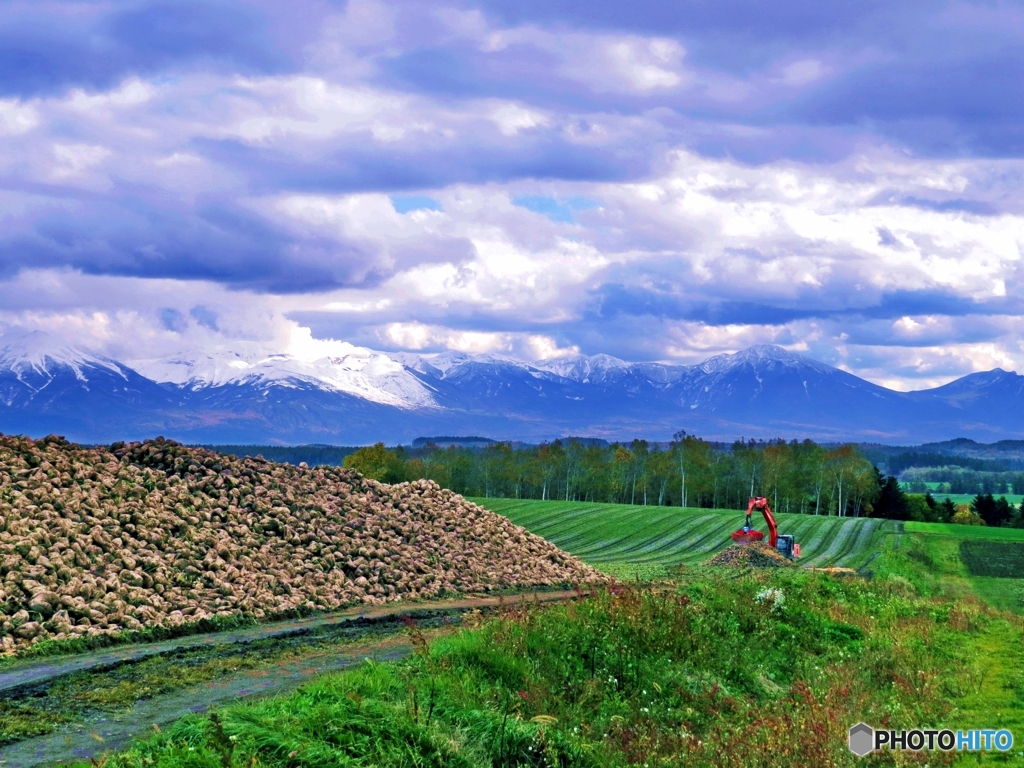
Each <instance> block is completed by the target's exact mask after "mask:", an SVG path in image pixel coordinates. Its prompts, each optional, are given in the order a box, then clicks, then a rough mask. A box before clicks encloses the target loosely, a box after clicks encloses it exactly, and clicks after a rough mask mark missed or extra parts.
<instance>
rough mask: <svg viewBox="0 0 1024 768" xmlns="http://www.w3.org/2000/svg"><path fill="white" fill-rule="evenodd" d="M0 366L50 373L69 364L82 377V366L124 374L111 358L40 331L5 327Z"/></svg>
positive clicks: (0, 347)
mask: <svg viewBox="0 0 1024 768" xmlns="http://www.w3.org/2000/svg"><path fill="white" fill-rule="evenodd" d="M0 368H7V369H11V370H14V371H24V370H34V371H36V372H37V373H43V374H51V375H52V374H53V373H54V371H55V369H57V368H70V369H71V370H72V371H74V374H75V376H77V377H78V378H79V379H82V380H85V379H86V376H85V374H84V372H83V369H85V368H106V369H108V370H110V371H113V372H114V373H116V374H118V375H119V376H124V373H123V372H122V371H121V368H120V366H119V365H118V363H117V362H115V361H114V360H111V359H110V358H107V357H103V356H101V355H96V354H94V353H92V352H88V351H86V350H84V349H81V348H78V347H73V346H71V345H70V344H66V343H65V342H63V341H61V340H60V339H58V338H56V337H55V336H52V335H50V334H49V333H45V332H43V331H30V332H27V333H23V332H20V331H7V332H6V333H4V335H3V336H0Z"/></svg>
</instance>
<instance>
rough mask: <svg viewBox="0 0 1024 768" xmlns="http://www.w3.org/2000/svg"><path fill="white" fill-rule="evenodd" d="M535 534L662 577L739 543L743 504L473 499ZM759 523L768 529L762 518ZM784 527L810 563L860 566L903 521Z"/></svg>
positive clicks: (622, 571)
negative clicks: (726, 507)
mask: <svg viewBox="0 0 1024 768" xmlns="http://www.w3.org/2000/svg"><path fill="white" fill-rule="evenodd" d="M473 501H475V502H476V503H478V504H480V505H481V506H485V507H487V508H488V509H491V510H493V511H495V512H497V513H499V514H501V515H505V516H507V517H508V518H509V519H511V520H512V522H514V523H516V524H518V525H521V526H523V527H524V528H526V529H527V530H529V531H530V532H531V533H536V534H537V535H539V536H543V537H544V538H546V539H548V540H549V541H551V542H553V543H554V544H557V545H558V546H559V547H561V548H562V549H565V550H566V551H568V552H571V553H572V554H574V555H576V556H577V557H579V558H581V559H582V560H584V561H585V562H587V563H589V564H590V565H593V566H595V567H597V568H599V569H601V570H603V571H606V572H608V573H612V574H614V575H616V576H620V577H627V576H628V577H632V576H634V575H637V574H639V576H640V577H641V578H651V577H654V578H656V577H659V576H663V575H665V574H666V573H667V571H668V569H669V568H672V567H673V566H676V565H679V564H687V565H692V564H696V563H700V562H703V561H704V560H707V559H708V558H710V557H711V556H712V555H714V554H715V553H716V552H718V551H720V550H722V549H724V548H725V547H727V546H728V545H729V544H731V543H732V541H731V539H730V538H729V534H730V533H732V532H733V531H734V530H736V529H737V528H739V527H740V526H741V525H742V524H743V513H742V512H738V511H736V510H720V509H715V510H710V509H680V508H679V507H640V506H633V505H629V504H587V503H583V502H573V501H569V502H564V501H536V500H520V499H474V500H473ZM756 518H757V524H756V527H757V528H759V529H760V530H765V526H764V521H763V520H762V519H761V518H760V515H757V516H756ZM777 518H778V522H779V530H780V532H781V533H792V534H794V535H795V536H796V540H797V541H798V542H799V543H800V546H801V549H802V556H801V558H800V562H801V564H804V565H816V566H824V565H839V566H845V567H850V568H861V567H863V566H864V565H866V564H867V563H868V562H869V561H870V560H871V559H872V557H873V556H875V554H876V553H878V552H880V551H881V550H882V545H883V542H884V541H885V540H886V539H889V538H893V537H895V538H897V539H898V537H899V536H900V534H901V533H902V530H903V524H902V523H899V522H895V521H890V520H868V519H853V518H837V517H818V516H815V515H777Z"/></svg>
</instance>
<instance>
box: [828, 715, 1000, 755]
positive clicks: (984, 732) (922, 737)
mask: <svg viewBox="0 0 1024 768" xmlns="http://www.w3.org/2000/svg"><path fill="white" fill-rule="evenodd" d="M847 743H848V744H849V746H850V751H851V752H853V754H855V755H857V756H858V757H865V756H867V755H870V754H871V753H872V752H880V751H881V750H883V749H892V750H907V751H910V752H920V751H921V750H924V749H928V750H932V749H940V750H942V751H943V752H950V751H952V750H957V751H961V752H985V751H988V750H992V749H995V750H998V751H999V752H1007V751H1009V750H1010V749H1012V748H1013V734H1012V733H1010V732H1009V731H1008V730H1006V729H1005V728H1000V729H998V730H997V729H995V728H976V729H974V730H971V731H955V732H954V731H951V730H949V729H948V728H947V729H944V730H941V731H940V730H936V729H934V728H914V729H913V730H909V731H879V730H875V729H874V728H872V727H871V726H870V725H868V724H867V723H857V724H856V725H855V726H853V727H852V728H850V737H849V741H848V742H847Z"/></svg>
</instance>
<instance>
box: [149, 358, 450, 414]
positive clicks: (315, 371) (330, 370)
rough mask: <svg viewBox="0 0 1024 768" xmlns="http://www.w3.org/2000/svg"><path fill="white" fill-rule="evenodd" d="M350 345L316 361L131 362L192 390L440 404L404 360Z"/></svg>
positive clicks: (153, 376) (404, 405) (408, 404)
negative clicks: (313, 391) (318, 393)
mask: <svg viewBox="0 0 1024 768" xmlns="http://www.w3.org/2000/svg"><path fill="white" fill-rule="evenodd" d="M346 347H347V349H346V354H342V355H337V356H331V357H322V358H319V359H315V360H304V359H300V358H297V357H294V356H292V355H286V354H277V355H248V356H247V355H243V354H240V353H237V352H226V353H222V354H219V355H216V356H215V355H209V354H206V355H200V356H176V357H171V358H163V359H157V360H136V361H132V363H131V365H132V367H133V368H135V370H137V371H138V372H139V373H141V374H142V375H143V376H146V377H147V378H150V379H152V380H153V381H156V382H158V383H161V384H173V385H176V386H178V387H180V388H182V389H187V390H191V391H193V392H195V391H198V390H201V389H209V388H211V387H225V386H240V387H241V386H248V387H252V388H254V389H266V388H268V387H284V388H296V387H299V388H302V387H305V386H313V387H316V388H319V389H323V390H326V391H328V392H344V393H346V394H349V395H352V396H354V397H358V398H361V399H363V400H368V401H370V402H373V403H380V404H382V405H391V406H394V407H396V408H404V409H410V408H430V407H433V406H435V405H436V404H435V403H434V399H433V397H432V395H431V393H430V391H429V390H428V389H427V388H426V387H424V386H423V384H422V382H420V380H419V379H417V378H416V377H415V376H414V375H412V374H411V373H410V372H409V371H407V370H406V369H405V367H404V366H403V365H402V364H401V363H399V362H397V361H395V360H393V359H391V358H390V357H388V356H387V355H384V354H381V353H379V352H374V351H373V350H369V349H365V348H362V347H354V346H351V345H346Z"/></svg>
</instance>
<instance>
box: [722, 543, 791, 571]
mask: <svg viewBox="0 0 1024 768" xmlns="http://www.w3.org/2000/svg"><path fill="white" fill-rule="evenodd" d="M708 565H732V566H740V567H750V568H784V567H788V566H791V565H793V563H791V562H790V561H789V560H787V559H786V557H785V556H784V555H781V554H779V551H778V550H777V549H772V548H771V547H769V546H768V545H767V544H765V543H763V542H760V541H753V542H751V543H749V544H743V545H737V544H734V545H732V546H730V547H727V548H725V549H723V550H722V551H721V552H719V553H718V554H717V555H715V556H714V557H712V558H711V559H710V560H708Z"/></svg>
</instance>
